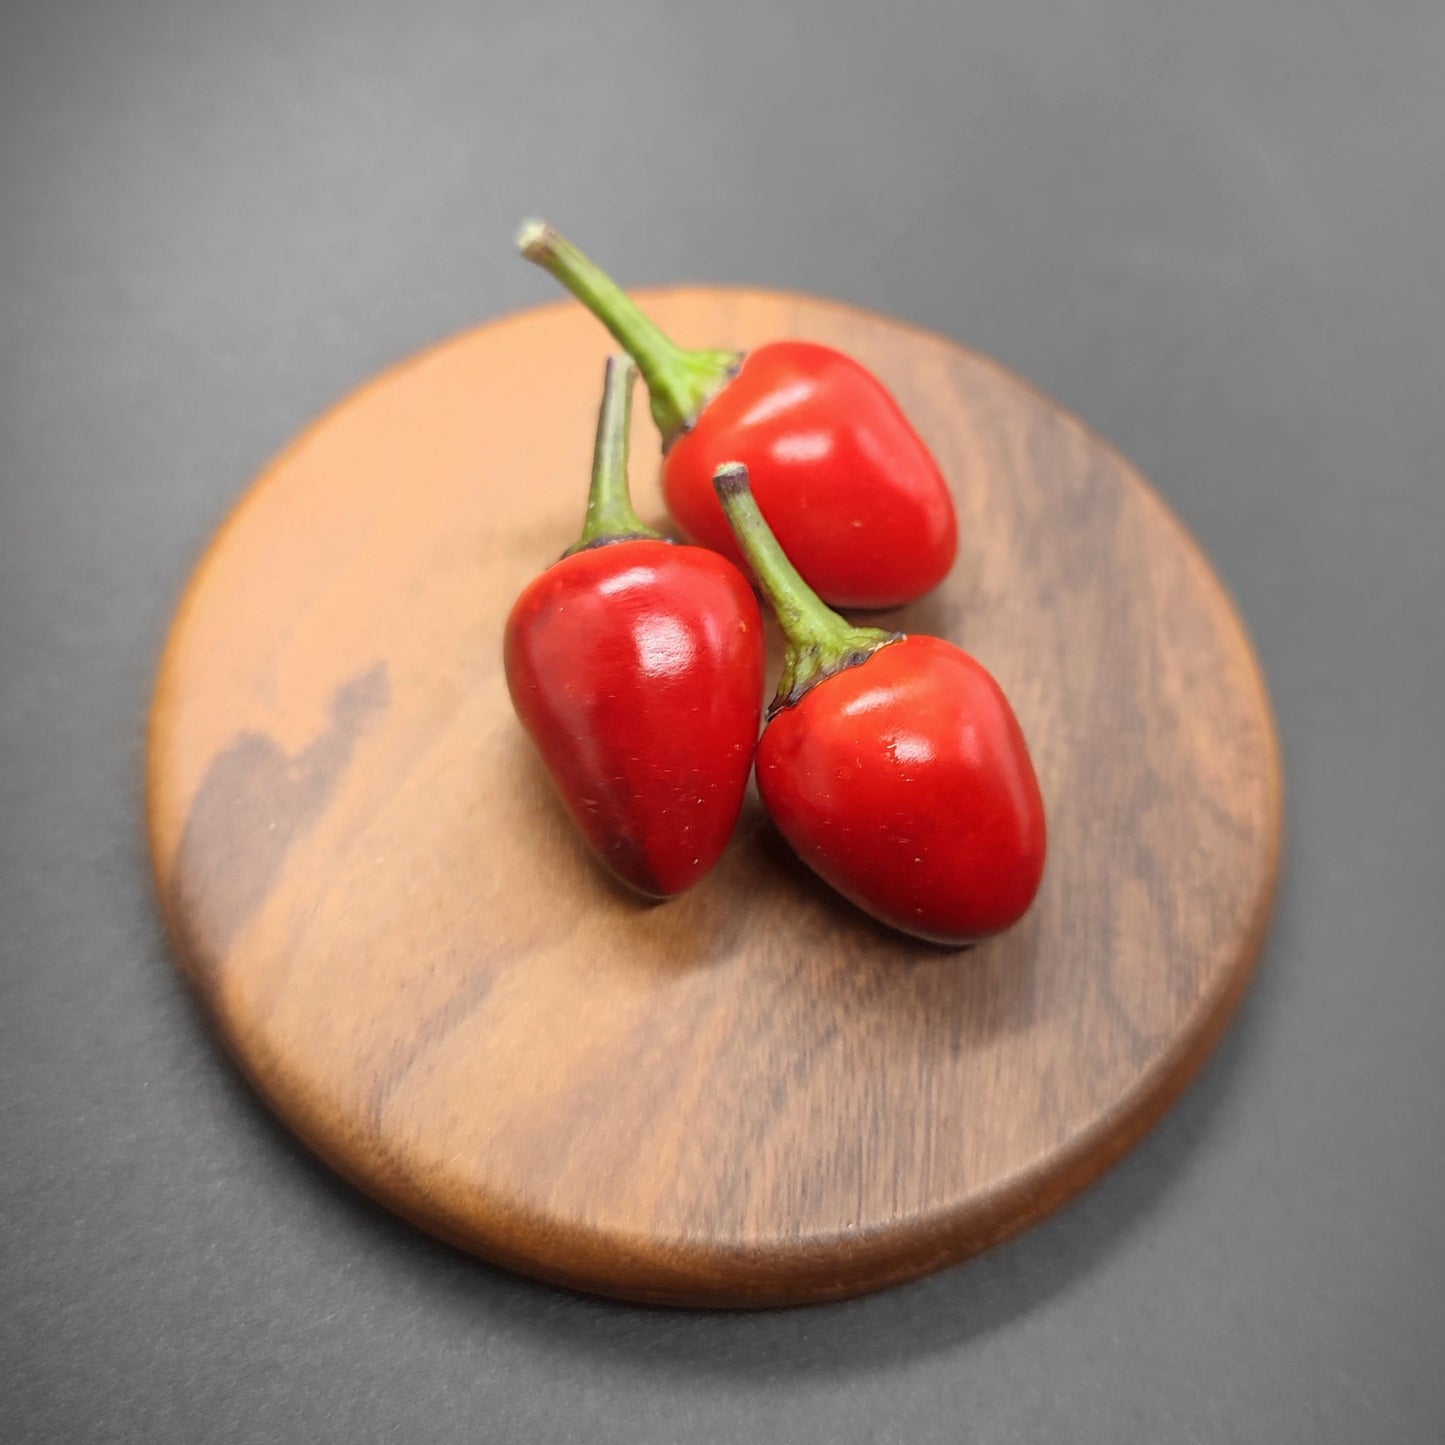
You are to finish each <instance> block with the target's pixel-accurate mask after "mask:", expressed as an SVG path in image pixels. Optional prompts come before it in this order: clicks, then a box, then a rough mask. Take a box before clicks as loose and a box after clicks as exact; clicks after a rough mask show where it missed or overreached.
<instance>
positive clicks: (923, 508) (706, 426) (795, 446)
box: [662, 341, 958, 608]
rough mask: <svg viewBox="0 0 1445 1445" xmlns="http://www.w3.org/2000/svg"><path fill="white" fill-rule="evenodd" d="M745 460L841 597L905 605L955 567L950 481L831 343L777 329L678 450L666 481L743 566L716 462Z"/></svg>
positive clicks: (809, 567) (708, 543)
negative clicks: (792, 337) (782, 335)
mask: <svg viewBox="0 0 1445 1445" xmlns="http://www.w3.org/2000/svg"><path fill="white" fill-rule="evenodd" d="M724 462H742V463H743V464H744V465H745V466H746V467H747V469H748V475H749V477H750V479H751V482H752V488H753V495H754V496H755V497H756V498H757V502H758V507H759V509H760V510H761V511H762V514H763V516H764V517H766V518H767V520H768V525H769V526H770V527H771V528H772V529H773V531H774V533H775V534H776V535H777V538H778V541H779V542H780V543H781V544H782V548H783V551H784V552H786V553H787V554H788V557H789V558H790V559H791V560H792V562H793V565H794V566H795V567H797V569H798V571H799V572H801V573H802V574H803V577H804V580H805V581H806V582H807V583H808V585H809V586H810V587H812V589H813V590H814V591H815V592H817V593H818V595H819V596H821V597H822V598H823V600H824V601H825V602H827V603H829V604H830V605H831V606H834V607H870V608H871V607H894V606H898V605H899V604H901V603H904V602H911V601H912V600H913V599H914V598H916V597H921V596H922V595H923V594H924V593H925V592H928V591H929V590H930V589H932V588H933V587H936V586H937V585H938V583H940V582H941V581H942V580H943V579H944V577H945V576H946V575H947V573H948V569H949V568H950V567H951V566H952V565H953V558H954V554H955V552H956V551H957V547H958V524H957V521H956V519H955V516H954V510H953V498H952V496H951V495H950V494H949V490H948V484H947V483H946V482H945V481H944V480H943V474H942V473H941V472H940V471H939V469H938V463H937V462H935V461H934V459H933V456H932V454H931V453H930V452H929V450H928V448H927V447H926V446H925V445H924V444H923V440H922V438H921V437H920V436H919V435H918V433H917V432H916V431H914V429H913V427H912V426H911V425H910V423H909V421H908V418H907V417H905V416H904V415H903V412H902V410H901V409H900V407H899V405H898V403H897V402H896V401H894V400H893V397H892V396H891V395H890V394H889V393H888V391H887V390H886V389H885V388H884V386H883V383H882V382H880V381H879V380H878V378H877V377H875V376H874V375H873V374H872V372H870V371H868V370H867V369H866V368H865V367H863V366H860V365H859V364H858V363H857V362H856V361H854V360H853V359H852V358H851V357H849V356H845V355H844V354H843V353H842V352H840V351H834V350H833V349H832V348H831V347H827V346H818V345H816V344H815V343H813V342H809V341H777V342H773V343H771V344H769V345H767V346H760V347H758V349H757V350H756V351H752V352H749V353H748V354H747V356H746V357H745V358H744V359H743V363H742V369H741V370H740V371H739V372H738V374H737V375H736V376H735V377H734V378H733V379H732V380H731V381H729V382H728V384H727V385H726V386H724V387H723V389H722V390H721V391H720V392H718V393H717V395H716V396H714V397H713V398H712V400H711V401H709V402H708V404H707V405H706V406H705V407H704V408H703V410H702V414H701V415H700V416H699V417H698V419H697V421H696V423H695V424H694V425H693V427H692V429H691V430H690V431H688V432H686V433H685V434H684V435H683V436H681V437H679V438H678V439H677V440H676V441H675V442H674V443H673V444H672V446H671V447H670V448H669V449H668V452H667V455H666V456H665V457H664V458H663V463H662V489H663V493H664V495H665V496H666V498H667V505H668V508H669V509H670V510H671V512H672V515H673V517H674V518H675V519H676V521H677V524H678V526H679V527H681V528H682V530H683V532H684V533H685V534H686V535H687V536H688V537H689V538H690V539H691V540H692V541H694V542H698V543H700V544H701V545H703V546H705V547H711V548H712V549H713V550H714V551H716V552H721V553H722V554H723V556H725V557H727V558H729V559H730V560H731V561H733V562H735V563H737V564H738V565H739V566H743V565H744V564H743V561H742V555H741V553H740V552H739V551H738V547H737V543H736V542H735V541H734V539H733V535H732V531H731V529H730V528H729V527H728V524H727V520H726V518H725V517H724V516H723V511H722V507H721V505H720V504H719V502H718V499H717V493H716V492H715V491H714V490H713V473H714V472H715V471H717V469H718V467H720V466H721V465H722V464H723V463H724Z"/></svg>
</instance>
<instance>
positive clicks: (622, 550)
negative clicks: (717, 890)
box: [504, 540, 763, 898]
mask: <svg viewBox="0 0 1445 1445" xmlns="http://www.w3.org/2000/svg"><path fill="white" fill-rule="evenodd" d="M504 660H505V664H506V673H507V686H508V688H509V689H510V690H511V694H512V703H513V705H514V706H515V707H516V710H517V715H518V717H520V718H521V720H522V724H523V726H524V727H525V728H526V729H527V732H528V733H529V734H530V735H531V737H532V740H533V742H535V743H536V745H537V749H538V751H539V752H540V753H541V755H542V760H543V762H544V763H545V764H546V766H547V771H548V772H549V773H550V774H551V776H552V781H553V783H554V784H555V785H556V788H557V792H558V793H559V794H560V796H561V799H562V802H563V803H564V805H565V806H566V808H567V811H568V812H569V813H570V814H571V816H572V820H573V822H575V823H576V825H577V827H578V828H579V829H580V830H581V832H582V835H583V836H584V837H585V838H586V839H587V841H588V843H589V844H590V845H591V847H592V850H593V852H594V853H596V855H597V857H598V858H599V859H600V860H601V862H602V863H603V864H604V865H605V866H606V867H607V868H609V869H610V870H611V871H612V872H613V873H614V874H616V876H617V877H618V878H620V879H621V880H622V881H623V882H624V883H627V884H630V885H631V886H632V887H633V888H636V889H637V890H638V891H639V892H642V893H645V894H648V895H649V896H651V897H656V898H663V897H667V896H669V895H671V894H674V893H680V892H682V891H683V890H684V889H686V888H689V887H691V886H692V885H693V884H694V883H696V882H697V881H698V879H699V878H701V877H702V876H703V874H704V873H706V872H707V871H708V869H709V868H711V867H712V866H713V864H714V863H716V862H717V860H718V858H719V857H720V856H721V854H722V851H723V849H724V848H725V847H726V846H727V843H728V839H729V838H730V837H731V836H732V832H733V828H734V826H735V825H736V823H737V818H738V813H739V811H740V810H741V808H742V803H743V794H744V792H745V791H746V788H747V782H748V772H749V769H750V767H751V765H752V760H753V749H754V746H755V744H756V742H757V736H758V722H759V718H760V715H761V711H762V695H763V625H762V617H761V615H760V613H759V610H758V603H757V599H756V598H755V597H754V596H753V593H752V589H751V588H750V587H749V586H748V583H747V581H746V579H745V578H744V577H743V575H742V574H741V573H740V572H739V571H738V570H737V568H736V567H734V566H733V565H732V563H730V562H727V561H725V560H724V559H723V558H721V557H719V556H717V555H715V554H714V553H712V552H707V551H704V550H703V549H702V548H699V547H682V546H674V545H672V544H671V543H668V542H660V541H652V540H630V541H617V542H609V543H606V544H605V545H601V546H594V547H590V548H588V549H587V550H586V551H584V552H577V553H574V554H573V555H572V556H570V557H564V558H563V559H562V560H561V561H560V562H557V563H554V564H553V565H552V566H551V567H549V568H548V569H547V570H546V571H545V572H543V573H542V575H541V576H540V577H538V578H536V579H535V580H534V581H533V582H531V583H530V584H529V585H528V586H527V588H526V589H525V590H524V591H523V592H522V595H521V596H520V597H519V598H518V599H517V601H516V604H515V605H514V606H513V608H512V612H511V616H510V617H509V618H508V619H507V628H506V637H505V642H504Z"/></svg>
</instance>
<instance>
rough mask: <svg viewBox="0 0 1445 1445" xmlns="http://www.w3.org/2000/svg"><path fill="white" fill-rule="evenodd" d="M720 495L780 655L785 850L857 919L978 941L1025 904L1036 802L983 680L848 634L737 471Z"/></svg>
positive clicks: (770, 780) (1016, 743)
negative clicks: (852, 908)
mask: <svg viewBox="0 0 1445 1445" xmlns="http://www.w3.org/2000/svg"><path fill="white" fill-rule="evenodd" d="M716 489H717V495H718V497H719V499H720V501H721V503H722V506H723V508H724V510H725V512H726V513H727V516H728V519H729V521H730V522H731V524H732V527H733V530H734V532H735V533H736V535H737V537H738V540H739V542H740V544H741V546H742V550H743V551H744V553H746V555H747V559H748V561H749V563H750V564H751V565H752V569H753V572H754V575H755V576H756V577H757V579H758V581H759V582H760V584H761V586H762V589H763V594H764V596H765V597H766V598H767V599H768V601H769V602H770V603H771V605H772V608H773V610H774V612H775V613H776V614H777V617H778V622H779V624H780V625H781V627H782V629H783V634H784V637H785V638H786V639H787V644H788V650H787V656H786V658H785V661H784V664H783V676H782V680H781V682H780V683H779V684H778V695H777V697H776V698H775V699H774V701H773V703H772V705H771V707H770V708H769V709H768V722H767V724H766V726H765V727H764V729H763V736H762V739H761V741H760V742H759V743H758V753H757V777H758V791H759V793H760V794H761V795H762V799H763V802H764V803H765V804H766V806H767V809H768V811H769V813H771V814H772V817H773V821H774V822H775V823H776V824H777V825H778V829H779V831H780V832H781V833H782V834H783V836H784V837H785V838H786V839H787V840H788V842H789V844H791V846H792V848H793V850H794V852H796V853H797V855H798V856H799V857H800V858H801V859H802V860H803V861H804V862H805V863H806V864H807V865H808V866H809V867H810V868H812V869H813V871H814V872H815V873H817V874H818V875H819V876H820V877H821V878H823V879H824V880H825V881H826V882H828V883H831V884H832V885H833V887H834V888H836V889H837V890H838V891H839V892H840V893H842V894H843V895H844V896H845V897H846V898H849V899H851V900H852V901H853V902H854V903H856V904H857V905H858V906H859V907H860V908H862V909H863V910H864V911H865V912H867V913H871V914H872V915H873V916H874V917H875V918H879V919H881V920H882V921H883V922H884V923H888V924H891V925H892V926H893V927H894V928H898V929H901V930H902V931H903V932H905V933H912V934H916V935H917V936H918V937H920V938H926V939H931V940H932V941H934V942H937V943H947V944H965V943H973V942H975V941H976V940H978V939H980V938H984V937H986V936H987V935H989V934H991V933H998V932H1000V931H1001V930H1003V929H1005V928H1007V927H1009V925H1010V924H1012V923H1014V922H1016V921H1017V920H1018V919H1019V918H1021V917H1022V916H1023V914H1024V913H1025V912H1026V911H1027V910H1028V907H1029V904H1030V903H1031V902H1032V901H1033V898H1034V895H1035V893H1037V891H1038V887H1039V882H1040V880H1041V879H1042V877H1043V869H1044V851H1045V827H1044V807H1043V799H1042V798H1041V797H1040V795H1039V785H1038V780H1037V778H1036V777H1035V776H1034V769H1033V763H1032V762H1031V761H1030V759H1029V754H1028V748H1027V746H1026V745H1025V743H1024V737H1023V733H1022V732H1021V731H1020V729H1019V725H1018V720H1017V719H1016V718H1015V717H1014V714H1013V710H1012V709H1011V708H1010V707H1009V704H1008V699H1007V698H1005V697H1004V695H1003V692H1002V690H1001V689H1000V688H999V685H998V683H996V682H995V681H994V680H993V678H992V677H991V676H990V675H989V674H988V672H987V671H986V670H985V669H984V668H983V667H982V666H981V665H980V664H979V663H978V662H976V661H975V660H974V659H973V658H972V657H970V656H969V655H968V653H966V652H963V651H961V650H960V649H959V648H957V647H954V646H953V645H952V644H951V643H948V642H944V641H943V640H942V639H941V638H937V637H906V636H903V635H901V634H899V633H888V632H880V631H879V630H878V629H877V628H872V627H854V626H852V625H851V624H850V623H849V622H847V621H846V619H844V618H842V617H840V616H838V614H837V613H836V612H833V611H831V610H829V608H827V607H825V606H824V605H823V603H822V602H821V601H820V600H819V599H818V597H817V595H816V594H815V593H813V592H812V591H810V590H809V588H808V587H807V585H806V584H805V583H804V582H803V580H802V578H801V577H800V576H799V575H798V572H797V570H796V569H795V568H794V567H793V566H792V564H791V563H790V562H789V561H788V558H787V557H786V555H785V554H784V552H783V550H782V548H781V547H780V546H779V545H778V539H777V538H776V537H774V535H773V534H772V532H771V531H770V530H769V528H768V524H767V523H766V522H765V521H764V520H763V516H762V513H761V512H760V511H759V510H758V506H757V503H756V502H755V501H754V499H753V496H752V493H751V491H750V489H749V486H748V473H747V468H746V467H743V466H739V465H731V466H724V467H722V468H720V469H719V471H718V473H717V477H716Z"/></svg>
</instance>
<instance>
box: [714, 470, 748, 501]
mask: <svg viewBox="0 0 1445 1445" xmlns="http://www.w3.org/2000/svg"><path fill="white" fill-rule="evenodd" d="M712 485H713V490H714V491H715V492H716V493H717V494H718V496H719V497H720V498H727V497H736V496H739V495H740V494H741V493H743V492H746V491H748V490H750V484H749V482H748V469H747V468H746V467H745V466H744V465H743V464H742V463H741V462H724V463H723V464H722V466H720V467H719V468H718V469H717V471H715V472H714V473H713V474H712Z"/></svg>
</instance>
